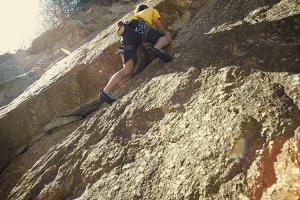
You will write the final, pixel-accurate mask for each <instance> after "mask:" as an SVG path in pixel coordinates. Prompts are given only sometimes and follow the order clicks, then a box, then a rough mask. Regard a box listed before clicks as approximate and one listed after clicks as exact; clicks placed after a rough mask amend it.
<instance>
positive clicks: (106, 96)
mask: <svg viewBox="0 0 300 200" xmlns="http://www.w3.org/2000/svg"><path fill="white" fill-rule="evenodd" d="M122 58H123V62H124V65H123V68H122V69H121V70H120V71H118V72H116V73H115V74H114V75H113V76H112V77H111V78H110V79H109V81H108V83H107V84H106V86H105V87H104V89H103V90H102V91H101V93H100V99H101V100H103V101H105V102H107V103H110V104H111V103H113V102H114V101H116V100H117V98H116V97H114V96H112V95H111V94H110V93H111V91H112V90H113V88H114V87H115V86H116V85H117V84H119V83H120V82H121V81H123V80H124V79H125V78H127V77H129V76H130V75H131V74H132V73H133V70H134V64H135V62H136V51H135V50H130V51H124V52H122Z"/></svg>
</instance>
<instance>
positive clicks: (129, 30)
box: [121, 20, 165, 64]
mask: <svg viewBox="0 0 300 200" xmlns="http://www.w3.org/2000/svg"><path fill="white" fill-rule="evenodd" d="M138 21H139V20H134V21H132V22H130V24H129V27H125V30H124V33H123V34H122V42H121V43H122V44H123V45H132V46H134V47H135V48H134V49H130V50H123V51H121V56H122V60H123V63H124V64H125V63H127V62H128V61H129V60H130V59H133V61H134V64H135V63H136V61H137V47H138V46H139V45H140V44H141V43H142V37H141V35H139V34H138V33H137V32H135V27H136V26H137V25H138ZM164 36H165V34H164V33H161V32H160V31H158V30H156V29H154V28H152V27H150V28H149V32H148V35H147V38H146V42H150V43H151V44H152V45H155V44H156V43H157V41H158V39H159V38H161V37H164Z"/></svg>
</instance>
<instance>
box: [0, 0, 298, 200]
mask: <svg viewBox="0 0 300 200" xmlns="http://www.w3.org/2000/svg"><path fill="white" fill-rule="evenodd" d="M149 2H150V3H153V4H152V5H154V2H155V3H156V2H157V1H153V2H152V1H149ZM158 8H159V10H160V11H161V12H162V19H164V20H165V21H164V22H165V23H166V24H167V25H168V26H169V30H171V31H173V33H174V40H173V42H172V45H171V46H170V48H169V51H170V52H171V53H172V55H174V59H173V61H172V62H170V63H168V64H164V63H162V62H161V61H158V60H156V61H154V62H153V63H152V64H151V65H150V66H149V67H148V68H146V69H145V70H144V71H143V72H142V73H140V74H139V75H137V76H135V77H133V78H132V79H131V80H129V81H128V82H126V83H125V84H124V85H122V87H120V88H119V89H117V91H116V92H115V94H116V95H117V96H119V97H121V98H120V100H119V101H117V102H116V103H115V104H114V105H112V106H111V107H102V108H100V109H99V110H98V111H97V112H96V113H95V114H94V115H92V116H91V117H90V118H89V119H86V120H84V121H82V122H81V123H80V124H81V125H80V126H78V128H77V129H76V130H75V131H74V132H72V133H68V137H67V138H65V139H63V140H61V142H60V143H59V144H57V145H55V146H53V147H52V148H51V149H50V150H49V151H47V152H46V153H45V154H44V155H43V156H42V157H41V158H40V159H39V160H38V161H37V162H36V163H35V164H34V165H33V166H32V167H31V168H30V169H29V170H28V171H27V172H26V173H25V174H24V175H23V176H22V178H21V179H20V180H19V181H18V183H17V184H16V185H15V187H14V188H13V189H12V190H11V192H10V194H9V195H8V197H7V198H8V199H261V198H263V199H298V197H299V184H298V182H299V162H298V161H299V126H300V111H299V102H300V92H299V90H300V89H299V88H300V87H299V86H300V79H299V77H300V76H299V71H300V69H299V61H300V58H299V42H300V38H299V34H298V33H299V28H300V25H299V23H300V19H299V13H300V10H299V2H297V1H292V0H290V1H287V0H282V1H279V0H274V1H260V2H248V1H247V2H245V1H230V0H228V1H222V2H220V1H192V0H186V1H171V0H165V1H163V0H162V1H159V2H158ZM112 32H113V27H110V28H108V29H106V30H105V31H104V32H102V33H101V34H100V35H98V36H97V37H95V39H94V40H92V41H91V42H90V43H88V44H86V45H84V46H82V47H81V48H80V49H78V50H77V51H76V52H74V53H73V54H71V55H70V56H68V57H67V58H66V59H64V60H62V61H61V62H60V63H59V64H57V65H54V66H53V67H52V68H51V70H49V71H47V74H48V75H49V76H44V80H47V81H46V82H48V83H49V82H50V83H52V84H55V83H56V82H57V81H58V80H61V79H62V78H63V77H64V76H65V75H66V74H68V73H71V72H73V73H74V72H75V74H76V76H75V78H74V79H73V78H72V79H71V81H70V80H68V81H63V82H60V83H59V84H57V85H55V86H54V88H55V91H56V92H57V93H54V92H53V93H50V91H49V90H48V92H47V91H44V92H42V91H41V89H43V88H45V87H46V86H44V85H43V84H42V82H36V83H35V85H34V86H33V87H32V88H31V89H29V90H28V91H27V92H28V94H33V97H30V98H29V97H28V96H27V95H26V93H24V95H23V96H21V98H19V100H21V101H18V100H16V101H15V102H13V103H12V104H10V106H11V107H8V108H7V109H6V110H2V111H1V112H2V118H1V120H0V130H1V134H2V130H5V132H3V133H7V134H3V136H5V135H6V136H7V135H8V133H9V134H10V135H11V134H15V135H18V134H17V133H21V132H18V130H22V133H24V132H25V133H28V136H27V137H29V138H30V137H31V136H30V134H32V135H39V133H40V131H39V130H40V129H41V128H43V127H44V125H46V124H49V122H50V121H51V120H52V119H53V118H55V116H57V115H60V114H61V113H69V111H68V110H72V109H75V108H76V107H78V106H80V105H82V104H83V103H85V102H86V101H89V100H91V99H92V98H93V97H94V96H95V95H96V94H97V92H98V90H97V87H96V86H93V85H94V84H95V85H97V86H98V87H99V86H101V84H102V85H103V84H105V83H106V81H107V79H108V77H109V76H110V75H111V74H112V73H113V72H115V71H116V70H118V69H119V68H120V65H121V61H120V60H118V61H117V59H119V55H115V54H109V53H108V54H109V56H107V57H105V58H103V57H102V56H101V55H103V54H102V53H101V52H105V51H110V50H111V49H115V48H116V42H117V38H115V37H114V36H112ZM110 59H111V60H110ZM103 62H104V64H103ZM79 63H89V66H91V70H92V69H95V70H92V71H91V73H96V72H97V71H99V69H101V70H102V71H105V70H108V69H109V70H111V71H109V72H102V73H103V74H99V73H98V74H97V73H96V74H93V75H87V74H89V73H86V72H84V71H81V70H80V65H78V64H79ZM112 64H113V65H112ZM96 66H98V68H97V67H96ZM113 66H115V67H113ZM111 67H112V68H111ZM50 75H51V76H50ZM102 75H103V76H102ZM79 77H80V78H79ZM101 78H102V81H101V82H99V81H97V80H99V79H101ZM59 85H60V86H59ZM70 85H72V87H71V86H70ZM76 85H80V87H79V88H84V89H82V90H81V89H78V88H77V87H76ZM74 88H76V89H74ZM53 90H54V89H53ZM69 91H70V92H71V91H73V92H72V93H69ZM74 91H76V92H74ZM83 91H89V94H86V93H85V95H86V96H83V97H82V96H80V95H82V93H83ZM65 93H67V94H65ZM50 94H51V95H50ZM54 94H55V98H54V100H53V101H49V100H48V99H47V101H46V98H49V96H48V95H50V96H52V95H54ZM71 94H72V95H71ZM44 98H45V100H43V99H44ZM24 99H30V101H32V102H35V103H37V104H38V103H40V104H41V105H45V104H46V105H47V109H49V110H47V111H45V112H44V113H42V114H40V115H38V113H39V112H32V114H31V115H32V116H38V117H36V118H35V121H34V122H35V123H34V124H35V127H33V128H31V127H32V126H31V127H29V126H27V127H26V126H25V125H20V126H19V127H17V126H16V125H14V126H13V125H9V120H8V119H13V118H12V117H13V116H14V117H16V116H17V113H18V115H19V114H20V111H23V112H24V109H25V110H26V109H28V108H30V106H31V104H30V103H27V104H23V105H26V106H24V107H23V108H22V109H20V107H21V106H20V103H18V102H22V101H24ZM64 102H68V103H64ZM32 105H36V104H32ZM43 108H45V106H44V107H43ZM38 110H43V109H42V107H40V108H39V109H37V110H36V111H38ZM13 113H16V114H13ZM24 113H25V112H24ZM46 113H51V116H50V114H49V115H48V116H47V117H45V116H46V115H45V114H46ZM24 116H25V114H24ZM9 117H11V118H9ZM24 118H25V119H27V118H29V119H30V121H32V118H30V116H26V117H24ZM24 118H22V117H20V118H19V119H24ZM5 120H7V121H5ZM30 121H28V122H27V123H28V124H30ZM1 122H2V124H1ZM24 124H25V123H24ZM3 127H5V129H3ZM21 128H23V129H21ZM62 128H63V127H62ZM54 134H55V133H54ZM13 138H14V137H12V138H11V140H8V139H6V137H3V139H1V140H5V141H7V142H6V143H8V144H11V143H10V142H11V141H13V140H12V139H13ZM46 138H47V136H45V139H46ZM41 140H43V138H42V139H41ZM26 141H28V140H22V142H23V143H21V142H20V143H18V145H16V146H15V148H16V149H18V148H17V147H21V146H22V145H21V144H27V142H26ZM11 146H12V145H11ZM1 147H2V144H1ZM7 149H9V148H8V146H4V148H3V150H2V149H1V151H2V152H5V151H7ZM26 153H27V152H25V154H23V155H26ZM5 155H6V154H1V158H2V157H4V158H5ZM20 157H22V155H21V156H20ZM20 157H18V158H20ZM20 159H21V158H20ZM2 160H3V159H2ZM12 165H13V162H12ZM11 170H13V169H12V168H11ZM7 173H8V172H7ZM1 176H3V177H5V173H3V174H2V175H1ZM4 180H5V179H4ZM1 182H2V181H1Z"/></svg>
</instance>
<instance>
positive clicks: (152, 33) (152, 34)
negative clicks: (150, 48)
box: [146, 27, 165, 45]
mask: <svg viewBox="0 0 300 200" xmlns="http://www.w3.org/2000/svg"><path fill="white" fill-rule="evenodd" d="M164 36H165V34H164V33H162V32H160V31H158V30H156V29H154V28H152V27H150V28H149V32H148V35H147V39H146V41H147V42H150V43H151V44H153V45H155V44H156V43H157V41H158V39H159V38H161V37H164Z"/></svg>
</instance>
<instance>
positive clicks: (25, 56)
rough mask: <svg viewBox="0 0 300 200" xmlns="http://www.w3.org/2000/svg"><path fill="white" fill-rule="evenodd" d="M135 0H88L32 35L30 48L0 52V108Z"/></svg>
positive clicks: (131, 5) (110, 21)
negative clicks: (70, 13)
mask: <svg viewBox="0 0 300 200" xmlns="http://www.w3.org/2000/svg"><path fill="white" fill-rule="evenodd" d="M135 3H136V1H135V0H132V1H127V2H122V1H119V2H114V1H112V0H110V1H106V0H105V1H104V0H101V1H91V2H89V3H87V4H85V5H84V6H83V7H82V8H81V9H80V10H79V11H78V12H77V13H76V14H74V15H72V16H71V17H70V19H68V20H66V21H65V22H64V23H62V24H60V25H59V26H58V27H56V28H53V29H50V30H48V31H46V32H45V33H43V34H42V35H40V36H39V37H38V38H36V39H35V40H34V41H33V42H32V45H31V47H30V48H29V49H28V50H26V51H23V50H19V51H17V52H16V53H15V54H4V55H0V107H1V106H4V105H7V104H8V103H10V102H11V101H12V100H13V99H14V98H16V97H17V96H18V95H20V94H21V93H22V92H23V91H24V90H25V89H26V88H27V87H28V86H30V85H31V84H32V83H33V82H34V81H36V80H37V79H38V78H40V77H41V75H42V74H43V73H44V72H45V71H47V70H48V69H49V68H51V66H53V65H54V64H55V63H56V62H57V61H58V60H61V59H62V58H64V57H66V56H67V55H68V54H70V53H71V52H73V51H74V50H76V49H77V48H78V47H80V46H82V45H83V44H84V43H86V42H87V41H90V40H91V39H92V38H93V37H95V36H96V35H97V34H98V33H99V32H101V31H103V30H104V29H105V28H106V27H107V26H109V25H111V24H112V23H113V22H115V21H116V20H117V19H119V18H120V17H122V16H124V15H125V14H127V13H128V12H129V11H130V10H132V7H133V6H134V5H135Z"/></svg>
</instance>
